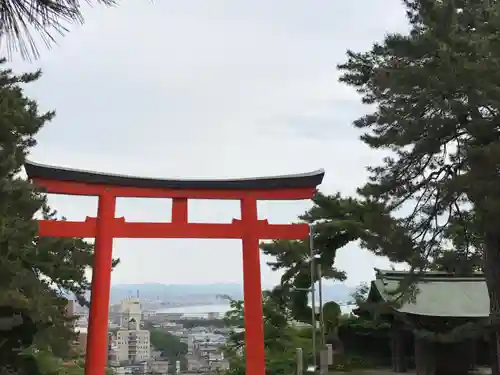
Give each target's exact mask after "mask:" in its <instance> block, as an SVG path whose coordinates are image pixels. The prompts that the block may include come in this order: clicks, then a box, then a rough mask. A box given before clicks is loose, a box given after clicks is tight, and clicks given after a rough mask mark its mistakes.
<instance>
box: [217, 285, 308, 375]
mask: <svg viewBox="0 0 500 375" xmlns="http://www.w3.org/2000/svg"><path fill="white" fill-rule="evenodd" d="M230 303H231V309H230V310H229V311H228V312H227V313H226V317H225V320H226V324H227V325H228V326H232V327H237V328H244V311H243V301H235V300H231V301H230ZM263 317H264V350H265V354H266V374H269V375H279V374H291V373H294V371H295V369H296V367H297V362H296V359H295V358H296V354H295V353H296V348H303V351H304V356H305V359H306V363H307V359H308V358H310V357H311V355H312V350H311V335H310V330H309V331H307V330H304V331H301V330H300V329H297V328H295V327H293V326H292V325H291V324H290V322H291V316H290V314H289V311H288V309H287V308H286V306H284V305H283V304H282V303H281V301H280V300H279V299H276V298H275V296H274V295H273V294H272V292H264V293H263ZM244 340H245V334H244V332H241V331H236V330H235V331H234V332H233V333H231V335H230V337H229V339H228V341H227V343H226V347H225V355H226V358H227V359H228V360H229V364H230V369H229V370H228V372H227V374H228V375H245V341H244Z"/></svg>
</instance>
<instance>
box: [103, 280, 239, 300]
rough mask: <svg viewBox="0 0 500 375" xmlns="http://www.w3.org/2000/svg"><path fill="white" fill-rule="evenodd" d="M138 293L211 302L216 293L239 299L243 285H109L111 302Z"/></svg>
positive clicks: (151, 296)
mask: <svg viewBox="0 0 500 375" xmlns="http://www.w3.org/2000/svg"><path fill="white" fill-rule="evenodd" d="M137 294H139V296H140V298H141V299H149V300H156V299H160V300H163V301H171V302H174V301H175V302H182V301H186V302H190V301H199V302H212V301H216V300H217V296H218V295H223V294H224V295H228V296H230V297H231V298H234V299H239V298H241V296H242V295H243V287H242V286H241V285H239V284H230V283H227V284H225V283H220V284H168V285H167V284H158V283H148V284H117V285H112V286H111V297H110V300H111V302H112V303H113V302H117V301H120V300H122V299H124V298H127V297H130V296H136V295H137Z"/></svg>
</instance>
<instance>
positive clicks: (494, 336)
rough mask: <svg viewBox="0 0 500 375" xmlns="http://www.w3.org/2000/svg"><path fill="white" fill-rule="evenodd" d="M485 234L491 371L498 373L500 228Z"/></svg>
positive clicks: (499, 355)
mask: <svg viewBox="0 0 500 375" xmlns="http://www.w3.org/2000/svg"><path fill="white" fill-rule="evenodd" d="M491 229H492V230H490V231H489V232H487V233H486V234H485V244H484V249H483V262H484V263H483V269H484V275H485V277H486V285H487V287H488V294H489V297H490V323H491V325H490V335H489V337H490V342H489V344H490V353H491V358H490V361H491V373H492V375H500V228H495V229H493V228H491Z"/></svg>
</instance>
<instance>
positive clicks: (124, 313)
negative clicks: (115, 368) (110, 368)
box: [115, 298, 151, 364]
mask: <svg viewBox="0 0 500 375" xmlns="http://www.w3.org/2000/svg"><path fill="white" fill-rule="evenodd" d="M141 326H142V311H141V303H140V301H139V300H138V299H137V298H128V299H126V300H124V301H122V302H121V304H120V328H119V329H118V331H116V340H115V348H116V349H115V357H116V358H115V359H116V361H118V362H120V363H122V362H127V363H129V364H138V363H142V362H145V361H148V360H149V359H150V357H151V343H150V332H149V331H148V330H145V329H142V327H141Z"/></svg>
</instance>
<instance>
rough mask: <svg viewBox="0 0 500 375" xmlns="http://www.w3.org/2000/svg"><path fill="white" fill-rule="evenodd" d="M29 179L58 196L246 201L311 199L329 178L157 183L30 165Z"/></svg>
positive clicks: (320, 175)
mask: <svg viewBox="0 0 500 375" xmlns="http://www.w3.org/2000/svg"><path fill="white" fill-rule="evenodd" d="M25 169H26V173H27V175H28V177H29V178H30V179H32V180H33V181H35V182H37V183H38V185H40V186H43V187H45V188H46V189H47V192H49V193H54V194H70V195H100V194H101V193H102V192H103V191H104V190H106V191H111V193H112V195H114V196H116V197H138V198H142V197H144V198H192V199H242V198H244V197H245V196H248V195H249V194H251V195H252V196H253V197H254V198H255V199H260V200H295V199H309V198H311V197H312V195H313V194H314V193H315V192H316V188H317V186H318V185H319V184H321V182H322V180H323V177H324V175H325V172H324V170H322V169H321V170H317V171H314V172H310V173H303V174H295V175H284V176H274V177H258V178H240V179H210V180H208V179H207V180H202V179H182V180H181V179H156V178H144V177H133V176H123V175H117V174H105V173H98V172H91V171H84V170H77V169H69V168H61V167H54V166H49V165H43V164H38V163H33V162H26V163H25Z"/></svg>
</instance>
